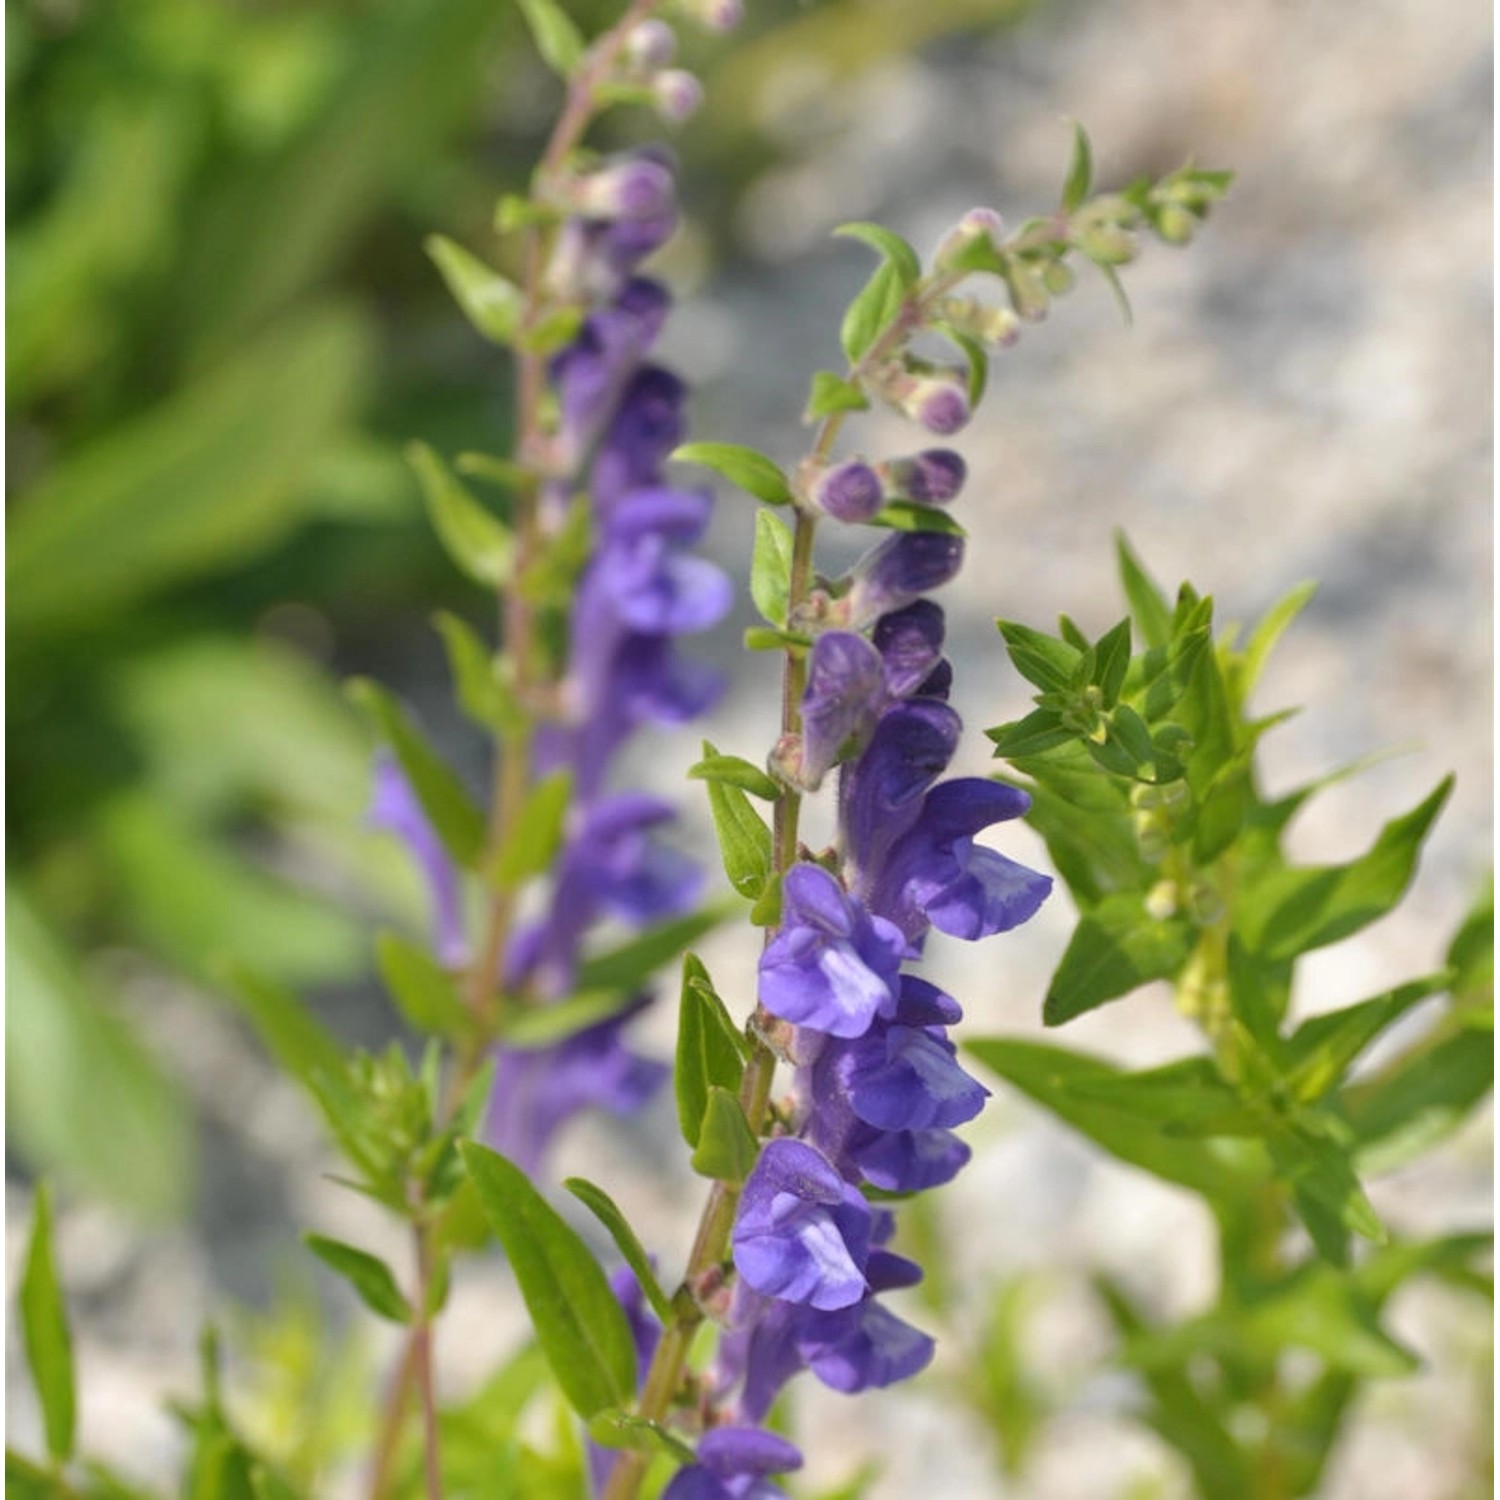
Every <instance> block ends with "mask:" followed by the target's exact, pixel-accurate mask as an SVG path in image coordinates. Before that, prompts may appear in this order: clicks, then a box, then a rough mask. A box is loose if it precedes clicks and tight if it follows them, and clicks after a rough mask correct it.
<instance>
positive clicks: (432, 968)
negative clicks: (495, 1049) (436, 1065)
mask: <svg viewBox="0 0 1500 1500" xmlns="http://www.w3.org/2000/svg"><path fill="white" fill-rule="evenodd" d="M375 960H376V964H377V965H378V967H379V969H380V977H381V979H382V980H383V981H384V982H385V987H386V989H387V991H388V992H389V993H390V997H391V999H392V1000H394V1001H395V1002H396V1008H397V1009H398V1010H399V1011H400V1012H401V1014H402V1015H403V1016H405V1017H406V1020H407V1021H408V1022H409V1023H410V1025H411V1026H412V1027H413V1028H414V1029H415V1030H417V1031H419V1032H428V1033H431V1034H433V1035H436V1036H462V1035H464V1034H466V1033H467V1032H468V1031H469V1030H470V1028H471V1026H472V1022H473V1017H472V1016H470V1014H469V1012H468V1009H467V1008H466V1007H465V1005H464V1003H463V1001H462V1000H461V999H460V998H459V994H458V989H457V986H456V985H455V984H454V982H453V978H452V976H451V975H450V974H449V973H448V972H447V971H446V970H445V969H444V968H443V967H442V966H441V965H440V964H439V963H438V962H437V960H436V959H434V958H433V957H432V955H431V954H430V953H429V952H428V951H427V950H426V949H425V948H422V947H419V946H418V945H417V944H416V943H410V942H408V941H407V940H406V939H405V938H403V937H399V936H397V934H396V933H394V932H382V933H380V934H379V935H378V936H377V937H376V939H375Z"/></svg>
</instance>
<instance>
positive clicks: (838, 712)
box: [800, 630, 886, 791]
mask: <svg viewBox="0 0 1500 1500" xmlns="http://www.w3.org/2000/svg"><path fill="white" fill-rule="evenodd" d="M885 695H886V669H885V665H884V663H883V662H882V661H881V653H880V652H879V651H878V650H877V649H876V648H875V647H874V646H872V645H871V644H870V642H869V641H867V640H866V639H865V638H864V637H863V636H862V635H856V634H855V633H854V632H853V631H851V630H830V631H826V632H825V633H824V634H822V635H820V636H819V637H818V638H817V640H816V641H814V642H813V648H812V651H811V653H810V655H809V657H808V668H807V689H806V691H805V692H804V693H803V695H802V764H801V767H800V776H801V781H802V784H803V785H804V786H806V787H807V788H808V790H809V791H811V790H815V789H816V788H817V786H818V783H819V782H821V781H822V779H823V777H824V776H826V775H827V774H828V772H829V770H830V769H831V768H832V766H833V764H834V762H835V761H836V760H837V759H838V758H839V752H840V750H842V749H843V748H844V746H845V745H847V744H848V743H849V742H850V741H854V742H859V741H862V740H863V739H865V738H866V737H867V736H868V735H869V733H870V731H871V730H872V729H873V728H874V726H875V720H876V717H877V716H878V714H879V713H880V710H881V708H882V707H884V704H885Z"/></svg>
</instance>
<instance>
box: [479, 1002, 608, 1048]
mask: <svg viewBox="0 0 1500 1500" xmlns="http://www.w3.org/2000/svg"><path fill="white" fill-rule="evenodd" d="M635 1000H636V996H635V995H633V994H632V993H631V992H630V991H629V990H613V989H610V990H584V989H579V990H577V991H575V993H573V994H571V995H569V996H568V997H567V998H566V999H565V1000H554V1001H549V1002H547V1003H546V1004H543V1005H512V1006H509V1007H507V1009H506V1011H505V1014H504V1015H503V1016H501V1018H500V1019H499V1021H497V1022H496V1024H495V1036H496V1038H497V1039H498V1040H499V1041H502V1042H504V1043H505V1045H506V1046H507V1047H520V1048H522V1049H523V1050H529V1049H531V1048H535V1047H551V1046H553V1045H554V1044H555V1043H557V1042H561V1041H563V1040H565V1039H566V1038H567V1037H570V1036H573V1035H574V1034H575V1033H577V1032H580V1031H582V1030H584V1029H585V1028H586V1027H589V1026H597V1025H599V1024H600V1022H602V1021H607V1020H609V1019H610V1018H611V1017H612V1016H617V1015H619V1014H620V1012H621V1011H625V1010H629V1009H630V1007H631V1006H632V1005H633V1004H634V1003H635Z"/></svg>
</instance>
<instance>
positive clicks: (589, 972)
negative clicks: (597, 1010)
mask: <svg viewBox="0 0 1500 1500" xmlns="http://www.w3.org/2000/svg"><path fill="white" fill-rule="evenodd" d="M741 909H742V908H740V907H739V905H738V903H737V902H735V901H732V900H726V901H724V902H722V903H720V904H718V905H715V906H706V907H704V908H703V910H702V911H695V912H691V913H689V914H688V915H687V916H685V917H675V918H673V920H672V921H670V922H663V923H661V924H660V925H659V926H656V927H650V928H648V929H647V930H646V931H645V932H643V933H642V934H641V935H640V936H639V937H636V938H632V939H631V940H630V941H629V942H628V943H622V944H621V945H620V946H619V947H618V948H611V949H609V950H608V952H605V953H600V954H597V955H595V956H594V957H593V958H589V959H585V960H584V962H583V963H582V965H581V966H580V967H579V970H578V989H579V990H580V991H585V990H617V989H618V990H634V989H636V988H638V987H639V986H640V985H641V984H642V983H643V982H644V981H645V980H647V979H649V978H650V977H651V976H652V975H653V974H654V973H655V972H656V971H657V970H658V969H659V968H661V967H662V965H663V964H667V963H670V962H671V961H672V960H673V959H674V958H676V957H677V955H678V954H679V953H681V952H682V951H683V949H685V948H686V947H687V946H688V944H690V943H694V942H696V941H697V940H698V939H699V938H700V937H702V936H703V934H704V933H705V932H708V931H710V930H711V929H713V928H715V927H717V926H718V925H719V923H720V922H722V921H724V920H725V918H727V917H728V916H729V915H730V914H731V913H732V912H735V911H739V910H741Z"/></svg>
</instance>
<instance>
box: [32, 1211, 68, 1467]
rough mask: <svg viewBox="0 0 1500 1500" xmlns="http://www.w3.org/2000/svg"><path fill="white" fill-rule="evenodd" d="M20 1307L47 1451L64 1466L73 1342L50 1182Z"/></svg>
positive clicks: (35, 1223) (37, 1218) (35, 1222)
mask: <svg viewBox="0 0 1500 1500" xmlns="http://www.w3.org/2000/svg"><path fill="white" fill-rule="evenodd" d="M20 1302H21V1335H22V1340H23V1342H24V1343H25V1345H26V1363H27V1364H28V1365H29V1366H30V1368H31V1379H32V1383H33V1384H34V1385H35V1386H36V1393H37V1398H38V1400H39V1401H40V1402H41V1406H42V1424H43V1426H44V1427H45V1428H46V1432H47V1452H48V1453H50V1454H51V1455H52V1457H53V1459H54V1460H56V1461H57V1462H59V1463H61V1462H63V1461H64V1460H65V1459H67V1458H69V1457H70V1456H71V1455H72V1452H73V1424H74V1410H75V1408H74V1400H75V1398H74V1389H73V1342H72V1339H71V1337H70V1336H69V1333H68V1318H67V1312H66V1309H65V1308H64V1306H63V1294H62V1287H61V1285H60V1284H59V1283H58V1279H57V1263H56V1261H55V1260H54V1259H53V1255H52V1205H51V1198H50V1195H49V1194H48V1192H47V1185H46V1183H38V1184H37V1190H36V1198H35V1207H34V1209H33V1217H32V1224H31V1245H30V1247H29V1248H28V1250H27V1252H26V1268H25V1270H24V1271H23V1272H22V1273H21V1295H20Z"/></svg>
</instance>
